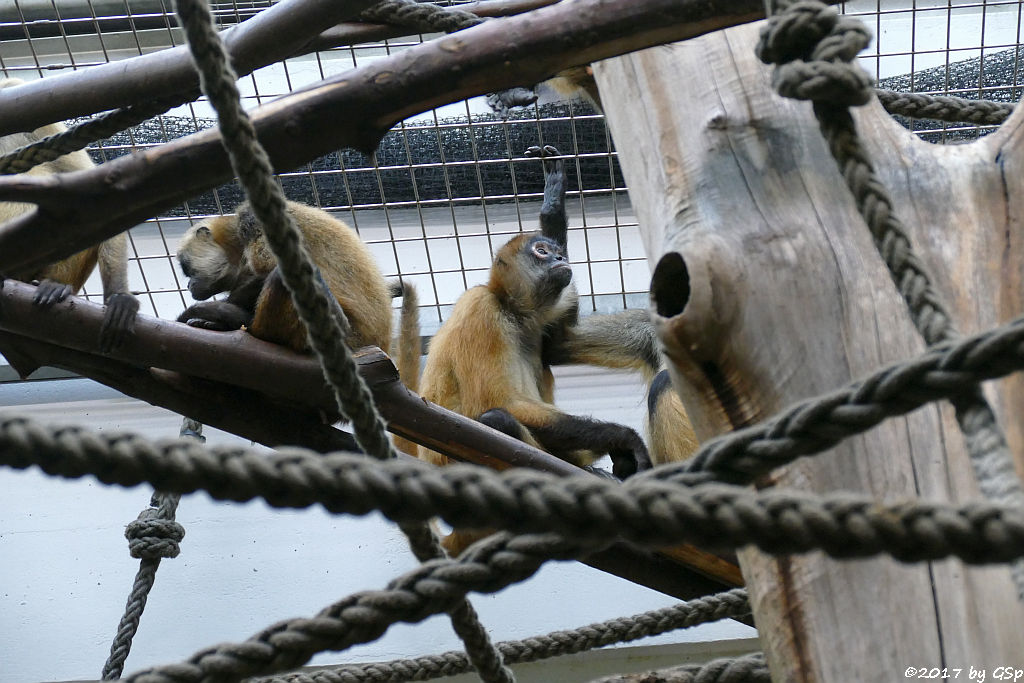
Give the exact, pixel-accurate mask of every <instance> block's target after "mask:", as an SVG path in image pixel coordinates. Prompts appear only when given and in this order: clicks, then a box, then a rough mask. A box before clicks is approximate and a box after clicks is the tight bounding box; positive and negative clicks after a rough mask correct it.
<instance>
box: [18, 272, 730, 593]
mask: <svg viewBox="0 0 1024 683" xmlns="http://www.w3.org/2000/svg"><path fill="white" fill-rule="evenodd" d="M33 291H34V287H32V286H31V285H26V284H24V283H21V282H17V281H14V280H8V281H6V282H5V283H4V285H3V289H2V290H0V353H3V354H4V355H5V356H6V357H7V358H8V360H9V361H10V362H11V363H12V365H13V366H14V367H15V368H16V369H18V370H19V372H26V373H27V372H31V371H32V370H34V369H35V368H36V367H39V366H40V365H44V364H45V365H51V366H55V367H61V368H65V369H68V370H72V371H74V372H77V373H79V374H82V375H84V376H86V377H90V378H92V379H95V380H96V381H98V382H101V383H103V384H106V385H108V386H111V387H113V388H115V389H117V390H119V391H121V392H123V393H125V394H127V395H129V396H135V397H136V398H140V399H142V400H144V401H147V402H149V403H152V404H154V405H159V406H161V407H164V408H167V409H169V410H173V411H174V412H177V413H180V414H183V415H187V416H189V417H191V418H193V419H196V420H199V421H200V422H202V423H204V424H209V425H211V426H213V427H216V428H218V429H223V430H225V431H229V432H232V433H234V434H238V435H240V436H243V437H244V438H247V439H252V440H254V441H257V442H259V443H262V444H264V445H267V446H275V445H281V444H294V445H302V446H306V447H308V448H313V449H314V450H318V451H322V452H326V451H328V450H338V449H341V450H352V448H351V447H350V445H349V444H348V442H347V441H346V440H347V439H350V438H351V437H350V436H349V435H348V434H346V433H344V432H341V431H339V430H336V429H333V428H331V427H329V426H328V425H324V424H323V423H322V422H321V421H320V417H319V416H320V414H321V413H322V412H327V413H328V414H330V413H333V411H334V405H333V399H332V398H331V397H330V394H329V392H328V391H327V388H326V387H325V385H324V381H323V376H322V374H321V372H320V367H319V365H318V364H317V362H316V361H315V360H314V359H313V358H310V357H307V356H300V355H298V354H295V353H293V352H291V351H289V350H288V349H285V348H284V347H280V346H276V345H274V344H268V343H266V342H263V341H260V340H258V339H255V338H254V337H252V336H251V335H248V334H246V333H244V332H211V331H208V330H201V329H196V328H192V327H189V326H187V325H184V324H181V323H176V322H168V321H164V320H159V319H155V318H151V317H149V316H142V315H140V316H138V318H137V319H136V322H135V332H134V334H133V335H132V337H131V338H130V339H128V340H127V341H126V342H125V343H124V344H123V345H122V347H121V348H119V349H117V350H115V351H113V352H111V353H110V354H109V357H104V356H101V355H99V353H98V350H97V347H98V335H99V327H100V324H101V322H102V319H103V307H102V306H100V305H98V304H95V303H92V302H89V301H85V300H83V299H79V298H77V297H71V298H69V299H68V300H66V301H64V302H62V303H59V304H56V305H54V306H53V307H52V308H51V309H49V310H43V309H40V308H39V307H37V306H35V305H34V304H33V303H32V294H33ZM357 362H358V363H359V366H360V372H361V374H362V375H363V378H364V379H366V380H367V383H368V384H369V386H370V389H371V391H372V392H373V395H374V399H375V400H376V403H377V408H378V409H379V410H380V412H381V414H382V415H383V417H384V419H385V420H387V422H388V429H389V430H390V431H391V432H393V433H395V434H397V435H399V436H403V437H405V438H407V439H410V440H413V441H416V442H418V443H422V444H424V445H426V446H428V447H430V448H432V449H434V450H437V451H439V452H441V453H444V454H445V455H448V456H450V457H452V458H455V459H457V460H461V461H464V462H473V463H477V464H481V465H486V466H488V467H492V468H494V469H506V468H508V467H531V468H533V469H538V470H542V471H546V472H552V473H554V474H561V475H572V474H579V472H580V470H579V468H577V467H575V466H573V465H570V464H569V463H567V462H565V461H563V460H560V459H558V458H556V457H554V456H552V455H549V454H547V453H545V452H543V451H540V450H537V449H535V448H532V447H531V446H528V445H527V444H525V443H523V442H521V441H519V440H517V439H513V438H512V437H510V436H507V435H505V434H502V433H501V432H498V431H496V430H493V429H491V428H490V427H487V426H485V425H483V424H481V423H479V422H476V421H475V420H470V419H469V418H466V417H463V416H462V415H458V414H456V413H452V412H451V411H448V410H445V409H443V408H441V407H439V406H437V405H434V404H432V403H430V402H429V401H426V400H424V399H422V398H420V397H419V396H417V395H415V394H413V393H412V392H410V391H409V390H408V389H406V388H405V387H404V385H402V383H401V382H400V381H399V378H398V372H397V370H396V369H395V366H394V365H393V364H392V362H391V360H390V359H389V358H388V357H387V356H386V355H384V354H383V353H382V352H381V351H380V350H379V349H376V348H367V349H361V350H359V351H358V352H357ZM585 561H586V562H587V564H590V565H592V566H594V567H596V568H598V569H602V570H604V571H608V572H610V573H612V574H616V575H618V576H622V577H624V578H627V579H629V580H631V581H635V582H637V583H640V584H641V585H645V586H649V587H651V588H654V589H655V590H660V591H663V592H666V593H668V594H669V595H673V596H675V597H678V598H680V599H683V600H686V599H691V598H694V597H697V596H700V595H707V594H708V593H710V592H714V591H717V590H721V588H722V587H723V586H726V587H734V586H736V585H741V584H742V576H741V575H740V573H739V570H738V568H737V567H736V565H735V563H734V562H732V561H730V558H729V557H728V556H724V557H721V556H718V555H715V554H712V553H708V552H705V551H702V550H700V549H698V548H695V547H693V546H689V545H683V546H679V547H675V548H667V549H664V550H662V551H660V552H659V553H657V554H654V553H652V552H651V551H649V550H642V549H639V548H636V547H633V546H629V545H627V544H624V543H619V544H616V545H615V546H613V547H612V548H609V549H608V550H606V551H603V552H601V553H596V554H595V555H593V556H591V557H589V558H588V559H587V560H585ZM668 567H671V572H669V571H668Z"/></svg>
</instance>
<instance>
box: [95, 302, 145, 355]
mask: <svg viewBox="0 0 1024 683" xmlns="http://www.w3.org/2000/svg"><path fill="white" fill-rule="evenodd" d="M138 312H139V300H138V299H136V298H135V295H133V294H129V293H128V292H119V293H117V294H111V295H110V296H109V297H108V298H107V301H106V305H105V306H104V309H103V324H102V325H100V351H101V352H102V353H107V352H108V351H110V350H111V349H116V348H117V347H119V346H121V344H123V343H124V341H125V339H127V338H128V337H129V336H131V334H132V332H134V331H135V316H136V315H137V314H138Z"/></svg>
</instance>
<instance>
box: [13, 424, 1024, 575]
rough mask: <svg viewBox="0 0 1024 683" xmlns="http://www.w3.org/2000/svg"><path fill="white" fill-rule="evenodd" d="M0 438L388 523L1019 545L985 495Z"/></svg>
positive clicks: (39, 433)
mask: <svg viewBox="0 0 1024 683" xmlns="http://www.w3.org/2000/svg"><path fill="white" fill-rule="evenodd" d="M0 443H2V444H3V446H0V457H2V458H3V460H4V461H5V462H6V463H8V464H12V465H14V466H15V467H27V466H29V465H30V464H32V463H33V462H37V461H40V460H41V461H42V462H41V463H40V466H41V467H42V469H43V470H44V471H45V472H47V473H48V474H53V475H58V476H65V477H77V476H84V475H86V474H92V475H93V476H95V477H96V478H97V479H99V480H100V481H102V482H104V483H117V484H121V485H125V486H134V485H137V484H139V483H143V482H147V481H148V482H150V483H152V484H153V486H155V487H158V488H160V489H161V490H164V491H173V492H176V493H191V492H194V491H199V490H203V491H207V492H208V493H209V494H210V495H211V496H212V497H213V498H215V499H219V500H235V501H245V500H252V499H254V498H262V499H264V500H266V501H267V503H269V504H270V505H271V506H274V507H284V508H305V507H309V506H312V505H314V504H317V503H319V504H321V505H323V507H324V508H326V509H327V510H329V511H331V512H334V513H343V514H357V515H363V514H367V513H369V512H372V511H380V512H381V513H382V514H383V515H384V516H385V517H387V518H389V519H391V520H393V521H396V522H399V523H411V522H419V521H423V520H427V519H430V518H431V517H433V516H440V517H442V518H443V519H444V520H445V521H447V522H448V523H449V524H451V525H452V526H454V527H457V528H488V527H490V528H498V529H508V530H510V531H514V532H522V533H534V532H555V533H557V534H560V535H562V536H565V537H569V538H571V539H572V541H573V542H574V543H583V544H585V545H587V546H589V545H590V544H592V543H601V544H607V543H610V542H612V541H613V540H615V539H616V538H618V537H622V538H626V539H629V540H632V541H634V542H637V543H641V544H645V545H674V544H678V543H682V542H689V543H694V544H696V545H700V546H705V547H711V548H723V549H733V548H737V547H741V546H743V545H747V544H754V545H757V546H758V547H759V548H762V549H764V550H766V551H767V552H772V553H791V552H804V551H808V550H812V549H816V548H820V549H822V550H824V551H825V552H827V553H828V554H830V555H833V556H835V557H851V556H867V555H871V554H877V553H882V552H884V553H888V554H891V555H892V556H893V557H896V558H897V559H899V560H902V561H906V562H911V561H920V560H927V559H936V558H938V557H945V556H949V555H954V556H956V557H960V558H961V559H963V560H965V561H967V562H972V563H988V562H1003V561H1009V560H1010V559H1013V558H1015V557H1017V556H1019V555H1022V554H1024V509H1022V508H1019V507H1015V506H1010V505H1005V504H1002V503H994V502H990V501H978V502H974V503H968V504H964V505H959V506H956V505H950V504H945V503H928V502H907V503H904V504H897V505H882V504H879V503H876V502H875V501H873V500H871V499H870V498H868V497H866V496H861V495H854V494H846V493H832V494H827V495H823V496H816V495H814V494H802V493H798V492H783V491H776V490H772V491H770V492H769V491H766V492H762V493H758V492H755V491H751V490H748V489H746V488H744V487H739V486H733V485H728V484H718V483H709V484H700V485H696V486H684V485H680V484H678V483H673V482H662V481H657V480H652V479H650V478H646V479H641V480H639V481H636V482H635V483H634V479H630V480H628V481H627V482H626V483H624V484H618V483H616V482H613V481H609V480H606V479H603V478H601V477H594V476H592V475H589V474H586V473H581V474H579V475H574V476H569V477H558V476H555V475H551V474H547V473H544V472H536V471H532V470H525V469H518V468H517V469H514V470H508V471H505V472H492V471H490V470H486V469H483V468H480V467H476V466H472V465H450V466H448V467H444V468H434V467H430V466H428V465H426V464H424V463H421V462H418V461H408V460H402V461H399V460H391V461H386V462H378V463H374V462H370V461H367V460H366V459H364V458H360V456H358V455H355V454H346V453H335V454H331V455H320V454H318V453H314V452H312V451H304V450H300V449H289V450H288V451H287V452H281V453H269V454H268V453H262V452H259V451H255V450H251V449H247V448H204V447H199V446H196V445H195V444H191V443H188V442H185V441H180V440H179V441H169V442H163V443H156V444H154V443H150V442H147V441H144V440H142V439H139V438H138V437H134V436H132V435H124V434H122V435H109V434H90V433H88V432H85V433H83V432H81V431H80V430H76V429H74V428H67V429H61V430H58V431H56V432H55V433H50V432H48V431H47V430H44V429H42V428H40V427H39V426H38V425H36V424H35V423H33V422H32V421H30V420H26V419H20V418H13V417H4V418H0ZM567 547H575V546H567Z"/></svg>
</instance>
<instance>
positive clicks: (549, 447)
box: [420, 146, 651, 478]
mask: <svg viewBox="0 0 1024 683" xmlns="http://www.w3.org/2000/svg"><path fill="white" fill-rule="evenodd" d="M528 154H531V155H544V156H552V155H558V150H556V149H555V148H553V147H550V146H549V147H546V148H545V149H544V150H541V149H540V148H531V150H530V151H529V152H528ZM564 200H565V168H564V161H562V160H560V159H559V160H557V161H554V162H552V163H551V164H549V165H548V164H546V166H545V190H544V203H543V205H542V208H541V212H540V224H541V231H540V232H533V233H525V234H522V235H519V236H517V237H514V238H513V239H511V240H510V241H509V242H508V243H507V244H505V245H504V246H503V247H501V249H499V250H498V253H497V255H496V256H495V257H494V261H493V263H492V265H491V271H490V278H489V280H488V282H487V284H486V285H480V286H477V287H473V288H471V289H469V290H468V291H467V292H466V293H464V294H463V295H462V296H461V297H460V298H459V300H458V301H457V302H456V303H455V307H454V308H453V310H452V313H451V316H450V317H449V318H448V320H447V321H445V323H444V324H443V325H442V326H441V329H440V330H439V331H438V332H437V334H436V335H435V336H434V338H433V339H432V340H431V342H430V348H429V351H428V354H427V362H426V367H425V368H424V370H423V376H422V378H421V380H420V387H421V390H422V394H423V397H424V398H426V399H427V400H430V401H433V402H434V403H437V404H438V405H440V406H442V407H445V408H448V409H449V410H453V411H455V412H457V413H460V414H462V415H465V416H467V417H471V418H474V419H477V420H479V421H480V422H483V423H484V424H486V425H488V426H490V427H493V428H494V429H497V430H499V431H501V432H504V433H505V434H508V435H510V436H513V437H516V438H518V439H521V440H522V441H525V442H527V443H529V444H531V445H534V446H537V447H539V448H541V449H543V450H545V451H548V452H549V453H551V454H553V455H555V456H558V457H560V458H562V459H564V460H567V461H569V462H572V463H575V464H578V465H586V464H589V463H591V462H593V461H594V460H595V459H596V458H598V457H600V456H602V455H604V454H605V453H607V454H609V455H610V456H611V458H612V466H613V471H614V473H615V475H616V476H618V477H620V478H625V477H628V476H630V475H632V474H634V473H635V472H637V471H639V470H645V469H648V468H649V467H650V466H651V461H650V458H649V457H648V454H647V447H646V446H645V445H644V442H643V439H641V438H640V435H639V434H637V433H636V432H635V431H634V430H633V429H630V428H629V427H625V426H622V425H617V424H613V423H608V422H601V421H599V420H594V419H591V418H587V417H578V416H574V415H567V414H565V413H563V412H562V411H560V410H558V408H556V407H555V405H554V403H553V398H554V382H553V376H552V374H551V370H550V368H549V367H548V366H547V364H545V363H544V360H543V357H542V354H543V348H544V343H545V340H546V339H547V338H548V336H549V335H551V334H555V335H557V334H558V330H559V329H560V328H563V327H565V326H571V325H573V324H575V323H576V320H577V317H578V314H579V305H578V296H577V294H576V288H575V287H574V286H573V285H572V269H571V268H570V266H569V261H568V259H567V258H566V250H565V241H566V221H565V208H564ZM420 457H421V458H423V459H424V460H428V461H430V462H433V463H435V464H447V463H448V462H449V461H448V459H447V458H445V457H444V456H442V455H440V454H439V453H436V452H434V451H431V450H429V449H427V448H424V447H421V448H420Z"/></svg>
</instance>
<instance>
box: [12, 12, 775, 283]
mask: <svg viewBox="0 0 1024 683" xmlns="http://www.w3.org/2000/svg"><path fill="white" fill-rule="evenodd" d="M762 12H763V7H762V5H761V3H760V2H759V1H758V0H734V1H733V2H732V3H731V5H730V6H729V8H727V9H723V8H721V7H718V6H714V8H712V5H710V4H709V3H707V2H706V0H648V1H647V2H643V3H625V2H618V1H617V0H563V1H562V2H559V3H557V4H556V5H553V6H550V7H544V8H542V9H538V10H535V11H533V12H528V13H526V14H522V15H519V16H516V17H511V18H508V19H503V20H501V21H492V22H487V23H485V24H482V25H480V26H476V27H473V28H471V29H467V30H466V31H461V32H459V33H456V34H453V35H450V36H445V37H442V38H438V39H436V40H433V41H430V42H428V43H424V44H422V45H418V46H415V47H412V48H409V49H407V50H403V51H402V52H400V53H398V54H395V55H391V56H390V57H387V58H384V59H380V60H377V61H375V62H372V63H370V64H367V65H366V66H363V67H360V68H358V69H354V70H352V71H350V72H348V73H346V74H343V75H341V76H338V77H335V78H332V79H329V80H326V81H323V82H321V83H320V84H318V85H316V86H313V87H310V88H306V89H304V90H300V91H297V92H295V93H292V94H291V95H288V96H285V97H282V98H281V99H279V100H276V101H274V102H271V103H269V104H267V105H265V106H263V107H260V108H259V109H257V110H256V111H255V112H254V113H253V122H254V124H255V125H256V129H257V132H258V134H259V137H260V141H261V142H262V143H263V145H264V147H265V148H266V150H267V152H268V153H269V154H270V158H271V160H272V161H273V163H274V165H275V168H276V169H277V170H278V171H279V172H281V171H286V170H289V169H292V168H295V167H297V166H299V165H301V164H304V163H308V162H310V161H312V160H313V159H316V158H317V157H319V156H322V155H323V154H325V153H327V152H329V151H332V150H336V149H339V148H342V147H356V148H359V149H363V150H373V149H374V148H375V147H376V146H377V144H378V143H379V141H380V139H381V137H382V136H383V135H384V134H385V133H386V132H387V130H388V129H390V128H391V126H392V125H394V124H395V123H396V122H398V121H401V120H402V119H404V118H407V117H408V116H411V115H413V114H415V113H417V112H421V111H425V110H427V109H430V108H433V107H437V106H440V105H443V104H447V103H450V102H455V101H458V100H461V99H464V98H466V97H470V96H474V95H479V94H482V93H485V92H488V91H492V90H495V89H500V88H508V87H513V86H517V85H532V84H534V83H537V82H538V81H541V80H544V79H545V78H546V77H548V76H550V75H551V74H554V73H556V72H558V71H560V70H562V69H564V68H566V67H569V66H572V65H575V64H580V63H586V62H591V61H595V60H599V59H604V58H606V57H611V56H614V55H619V54H623V53H626V52H630V51H633V50H639V49H642V48H645V47H649V46H652V45H658V44H661V43H664V42H668V41H674V40H681V39H683V38H689V37H692V36H695V35H700V34H702V33H706V32H708V31H713V30H715V29H718V28H721V27H723V26H729V25H733V24H737V23H742V22H746V21H751V20H753V19H756V18H758V17H759V16H761V14H762ZM250 21H254V20H250ZM231 177H232V172H231V169H230V165H229V164H228V160H227V157H226V156H225V154H224V150H223V148H222V146H221V141H220V136H219V134H218V133H217V131H216V130H212V129H211V130H206V131H202V132H199V133H195V134H193V135H190V136H188V137H185V138H181V139H179V140H175V141H173V142H170V143H168V144H166V145H162V146H160V147H157V148H154V149H149V150H144V151H141V152H138V153H136V154H132V155H129V156H125V157H121V158H119V159H115V160H113V161H110V162H107V163H105V164H103V165H101V166H98V167H96V168H94V169H92V170H89V171H81V172H77V173H70V174H66V175H64V176H61V177H60V178H59V179H58V180H56V181H54V180H53V179H46V181H45V182H48V183H50V186H49V188H48V189H49V190H50V192H49V194H48V195H47V198H46V199H45V200H42V199H41V200H40V201H41V202H42V204H41V209H40V210H38V211H33V212H29V213H26V214H23V215H21V216H19V217H17V218H15V219H13V220H11V221H9V222H8V223H6V224H5V225H4V226H3V227H2V228H0V273H3V272H6V273H12V272H16V271H17V272H25V271H27V270H31V269H32V268H35V267H38V266H40V265H44V264H46V263H51V262H53V261H55V260H57V259H59V258H63V257H65V256H67V255H69V254H71V253H74V252H75V251H78V250H80V249H82V248H84V247H86V246H88V245H90V244H95V243H96V242H99V241H101V240H103V239H106V238H107V237H110V236H112V235H115V234H117V233H119V232H122V231H124V230H126V229H128V228H130V227H132V226H134V225H136V224H138V223H139V222H141V221H143V220H145V219H147V218H149V217H151V216H154V215H156V214H157V213H158V212H159V211H162V210H164V209H167V208H170V207H172V206H174V205H176V204H178V203H180V202H181V201H184V200H186V199H188V198H189V197H191V196H194V195H195V194H197V193H199V192H202V191H204V190H207V189H209V188H212V187H215V186H217V185H218V184H220V183H223V182H225V181H227V180H229V179H230V178H231ZM15 182H17V183H18V185H17V187H15V185H14V183H13V182H12V181H11V180H9V179H5V178H0V200H15V199H18V198H19V197H20V198H23V197H24V194H21V192H23V191H24V189H25V187H26V186H31V184H32V181H30V179H20V180H18V181H15ZM54 183H56V187H55V186H54Z"/></svg>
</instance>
